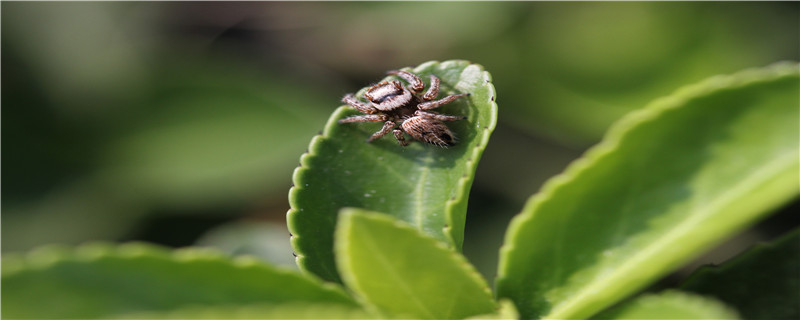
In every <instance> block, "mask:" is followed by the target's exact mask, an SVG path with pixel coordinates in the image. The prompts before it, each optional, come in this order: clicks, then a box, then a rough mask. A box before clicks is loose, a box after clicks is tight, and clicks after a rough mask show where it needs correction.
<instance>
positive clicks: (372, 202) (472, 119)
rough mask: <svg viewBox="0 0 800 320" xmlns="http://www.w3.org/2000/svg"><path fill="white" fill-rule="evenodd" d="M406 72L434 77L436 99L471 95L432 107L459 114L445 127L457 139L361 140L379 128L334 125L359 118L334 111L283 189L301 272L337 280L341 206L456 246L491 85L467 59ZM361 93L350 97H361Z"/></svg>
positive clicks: (489, 112) (489, 116)
mask: <svg viewBox="0 0 800 320" xmlns="http://www.w3.org/2000/svg"><path fill="white" fill-rule="evenodd" d="M407 70H411V69H407ZM412 71H413V72H415V73H416V74H418V75H420V76H421V77H422V78H423V79H425V81H426V83H427V81H428V76H429V75H431V74H434V75H436V76H438V77H439V78H440V79H441V83H442V84H441V85H442V90H441V93H440V95H439V96H440V97H442V96H444V95H448V94H454V93H470V94H471V95H470V96H469V97H464V98H460V99H458V100H456V101H455V102H452V103H450V104H448V105H445V106H443V107H441V108H439V109H437V110H438V111H440V112H441V113H444V114H454V115H464V116H467V120H462V121H454V122H450V123H449V124H448V126H449V127H450V128H451V129H452V130H453V132H454V133H455V134H456V136H457V137H458V139H459V142H458V143H457V144H456V145H455V146H453V147H450V148H440V147H436V146H433V145H428V144H424V143H421V142H418V141H414V142H412V143H411V144H410V145H409V146H407V147H402V146H400V145H399V144H398V143H397V141H395V140H394V138H393V137H392V135H391V134H389V135H387V136H385V137H383V138H381V139H378V140H376V141H374V142H372V143H367V142H366V139H367V138H368V137H369V136H370V135H372V133H374V132H376V131H378V129H380V127H381V125H382V124H380V123H346V124H338V123H337V120H339V119H341V118H344V117H347V116H352V115H356V114H360V113H359V112H358V111H356V110H354V109H353V108H351V107H347V106H344V107H340V108H339V109H337V110H336V111H335V112H334V113H333V115H332V116H331V118H330V120H329V121H328V124H327V125H326V126H325V130H324V131H323V132H322V133H321V134H320V135H318V136H316V137H314V138H313V139H312V140H311V145H310V146H309V151H308V152H307V153H306V154H304V155H303V156H302V157H301V158H300V166H299V167H298V168H297V169H296V170H295V172H294V186H293V187H292V189H291V190H290V191H289V203H290V204H291V209H290V210H289V212H288V214H287V221H288V224H289V231H291V233H292V234H293V237H292V246H293V247H294V250H295V253H296V254H297V255H298V256H297V264H298V265H299V266H300V268H301V269H302V270H305V271H309V272H311V273H314V274H316V275H318V276H320V277H322V278H324V279H327V280H331V281H339V275H338V273H337V271H336V268H335V264H334V256H333V242H332V241H333V230H334V226H335V224H336V216H337V214H338V212H339V209H341V208H343V207H358V208H365V209H368V210H375V211H380V212H388V213H390V214H392V215H394V216H395V217H397V218H399V219H401V220H404V221H406V222H408V223H409V224H411V225H413V226H414V227H415V228H416V229H418V230H420V231H422V232H423V233H424V234H427V235H429V236H431V237H433V238H435V239H437V240H440V241H442V242H445V243H448V244H449V245H450V246H451V247H453V248H455V249H456V250H460V249H461V243H462V241H463V237H464V220H465V215H466V209H467V194H468V193H469V188H470V186H471V185H472V180H473V177H474V173H475V167H476V165H477V164H478V160H479V159H480V156H481V154H482V153H483V150H484V148H485V147H486V143H487V142H488V139H489V135H490V134H491V132H492V130H493V129H494V127H495V122H496V117H497V104H495V102H494V100H495V94H494V87H493V86H492V83H491V78H490V76H489V73H488V72H486V71H483V68H482V67H481V66H480V65H477V64H472V63H469V62H467V61H460V60H453V61H445V62H442V63H438V62H428V63H424V64H422V65H420V66H419V67H417V68H414V69H413V70H412ZM364 90H365V89H362V91H360V92H359V93H358V94H357V96H358V97H362V96H363V92H364ZM338 99H339V97H336V100H337V101H338ZM331 100H332V101H334V100H333V99H331Z"/></svg>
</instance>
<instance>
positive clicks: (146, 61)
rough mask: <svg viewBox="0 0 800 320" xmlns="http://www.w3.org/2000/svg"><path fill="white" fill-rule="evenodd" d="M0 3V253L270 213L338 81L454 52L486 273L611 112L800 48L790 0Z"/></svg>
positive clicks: (472, 228)
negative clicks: (489, 78) (465, 84)
mask: <svg viewBox="0 0 800 320" xmlns="http://www.w3.org/2000/svg"><path fill="white" fill-rule="evenodd" d="M0 6H2V48H3V50H2V65H3V70H2V92H3V96H2V99H3V106H4V108H3V120H2V125H3V132H2V133H3V136H4V138H5V139H3V146H2V152H3V164H2V169H3V173H4V175H3V178H2V184H3V187H4V188H3V193H2V196H3V202H2V213H3V216H2V220H3V221H2V222H3V223H2V234H3V235H2V240H3V241H2V243H3V246H2V250H3V251H4V252H8V251H21V250H28V249H30V248H33V247H35V246H38V245H42V244H46V243H78V242H83V241H87V240H98V239H100V240H130V239H139V240H152V239H149V238H147V236H146V235H149V234H152V230H156V229H157V230H161V229H159V228H160V226H158V227H159V228H157V226H154V225H158V224H159V223H163V219H164V218H163V217H171V220H169V221H171V222H172V223H171V224H170V225H168V226H167V227H166V230H169V231H168V232H167V233H170V235H171V236H172V237H165V238H164V240H163V241H162V242H163V243H164V244H168V245H188V244H192V243H193V241H195V240H196V239H197V238H198V237H199V236H200V234H201V233H202V232H204V231H205V230H207V229H208V228H209V227H211V225H216V224H218V223H219V221H232V223H234V224H236V223H239V222H236V220H241V219H245V218H246V219H249V220H248V221H253V220H264V221H266V222H267V223H270V222H272V223H276V224H279V225H282V224H283V223H284V222H283V220H284V214H285V212H286V210H287V209H288V203H287V201H286V191H287V190H288V188H289V186H290V184H291V172H292V169H293V168H294V166H296V165H297V159H298V157H299V155H300V154H301V153H302V152H303V150H304V148H305V147H306V146H307V144H308V141H309V140H310V138H311V137H312V136H313V135H314V134H316V133H317V132H318V131H319V130H321V129H322V126H323V124H324V121H325V119H326V118H327V116H328V115H329V114H330V113H331V112H332V111H333V110H334V109H335V108H336V107H337V106H338V105H339V104H340V103H339V99H340V97H341V96H342V95H343V94H344V93H347V92H355V91H357V90H358V89H359V88H361V87H363V86H365V85H368V84H369V83H370V82H374V81H377V80H378V79H381V78H382V77H383V73H384V72H385V71H386V70H389V69H395V68H399V67H405V66H414V65H416V64H418V63H420V62H422V61H428V60H447V59H453V58H460V59H467V60H471V61H474V62H476V63H480V64H482V65H483V66H485V67H486V69H487V70H490V71H491V72H492V75H493V78H494V84H495V86H496V88H497V91H498V93H499V95H500V97H501V99H500V100H499V101H498V104H499V106H500V113H499V122H500V123H499V126H498V130H497V131H496V132H495V134H494V135H495V137H494V139H493V143H492V144H491V145H490V146H489V148H487V150H486V153H485V154H484V158H483V160H482V163H481V166H480V169H479V170H478V172H477V177H476V179H475V182H474V185H473V190H472V198H471V199H472V201H470V212H473V211H474V212H476V213H477V212H493V211H494V212H496V214H495V215H493V216H491V217H489V216H478V215H474V214H473V215H471V216H470V218H469V219H470V220H468V221H467V233H468V235H467V237H466V239H467V242H466V243H465V253H467V255H468V256H470V257H471V259H472V260H476V262H475V263H476V265H477V266H478V267H479V269H481V271H482V272H484V273H489V274H491V273H492V272H493V271H492V270H491V268H492V267H491V266H493V265H495V263H494V260H495V259H496V256H495V253H494V252H496V248H497V246H499V243H500V241H501V236H500V234H501V232H502V230H503V229H504V227H505V226H506V224H507V222H508V219H509V218H510V216H511V215H512V214H514V213H516V212H517V210H518V209H519V208H520V207H521V203H522V202H523V201H524V199H525V198H527V196H529V195H530V194H532V193H534V192H535V191H536V190H537V189H538V187H539V184H540V183H541V182H543V181H544V179H545V178H547V177H550V176H552V175H553V174H555V173H558V172H560V171H561V170H562V169H563V168H564V166H565V165H566V163H567V162H569V161H570V160H572V159H574V158H576V157H577V156H578V155H579V154H580V152H581V151H582V150H583V149H584V148H585V147H586V146H588V145H590V144H592V143H593V142H596V141H598V140H599V139H600V136H601V134H602V133H603V132H604V131H605V129H606V128H607V127H608V126H609V125H610V123H611V122H613V121H614V120H616V119H618V118H619V117H620V116H621V115H623V114H625V113H626V112H628V111H630V110H633V109H636V108H639V107H642V106H644V105H645V104H646V103H647V102H649V101H650V100H652V99H654V98H657V97H660V96H664V95H667V94H669V93H671V92H672V91H674V90H675V89H677V88H678V86H680V85H683V84H686V83H693V82H697V81H699V80H701V79H704V78H706V77H709V76H712V75H715V74H719V73H731V72H734V71H736V70H739V69H743V68H746V67H755V66H763V65H767V64H770V63H773V62H775V61H780V60H800V53H799V52H798V50H800V45H799V44H798V41H799V40H798V39H800V35H799V33H800V29H798V28H797V21H798V20H797V17H798V14H800V6H798V3H796V2H786V3H773V2H768V3H762V2H758V3H756V2H747V3H724V2H710V3H649V2H620V3H602V2H598V3H595V2H592V3H583V2H569V3H539V2H521V3H519V2H509V3H484V2H469V3H446V2H445V3H440V2H432V3H418V2H414V3H404V2H387V3H365V2H353V3H316V2H301V3H283V2H267V3H213V2H211V3H206V2H204V3H191V2H169V3H151V2H113V3H100V2H79V3H75V2H74V3H52V2H34V3H24V2H3V3H1V4H0ZM510 154H513V155H515V156H514V157H509V156H508V155H510ZM474 208H478V210H473V209H474ZM486 208H492V209H493V210H487V209H486ZM468 216H469V215H468ZM175 217H177V218H175ZM209 217H213V219H216V220H214V221H215V223H213V224H209V226H207V227H205V228H199V229H198V230H197V231H196V232H194V233H192V232H189V233H188V234H187V233H186V232H180V230H182V229H185V228H187V226H188V225H192V223H193V221H197V220H202V221H206V220H207V219H211V218H209ZM476 226H480V228H478V227H476ZM231 234H233V235H235V232H234V233H231ZM285 235H286V236H288V233H287V234H285ZM470 239H472V240H470ZM220 241H223V240H220ZM287 241H288V240H287ZM206 244H208V243H206ZM209 245H213V244H209ZM484 248H485V249H486V250H484ZM286 254H287V255H288V254H289V252H287V253H286Z"/></svg>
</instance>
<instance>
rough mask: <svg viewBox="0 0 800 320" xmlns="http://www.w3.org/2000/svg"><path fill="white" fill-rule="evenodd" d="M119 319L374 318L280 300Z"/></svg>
mask: <svg viewBox="0 0 800 320" xmlns="http://www.w3.org/2000/svg"><path fill="white" fill-rule="evenodd" d="M119 318H120V319H375V316H374V315H371V314H369V313H367V312H366V311H364V310H362V309H359V308H356V307H353V306H344V305H340V304H325V303H282V304H256V305H246V306H211V307H208V306H193V307H186V308H179V309H175V310H170V311H166V312H141V313H131V314H126V315H122V316H120V317H119Z"/></svg>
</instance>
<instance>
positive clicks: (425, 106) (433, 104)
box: [417, 93, 469, 110]
mask: <svg viewBox="0 0 800 320" xmlns="http://www.w3.org/2000/svg"><path fill="white" fill-rule="evenodd" d="M468 95H469V93H462V94H454V95H452V96H446V97H444V98H441V99H439V100H434V101H428V102H423V103H420V104H419V105H418V106H417V108H418V109H419V110H430V109H436V108H438V107H441V106H443V105H446V104H448V103H450V102H453V101H455V100H456V99H458V98H461V97H464V96H468Z"/></svg>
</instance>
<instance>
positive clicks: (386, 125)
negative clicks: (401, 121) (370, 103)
mask: <svg viewBox="0 0 800 320" xmlns="http://www.w3.org/2000/svg"><path fill="white" fill-rule="evenodd" d="M392 128H394V122H392V121H386V122H384V123H383V128H381V130H380V131H378V132H375V133H373V134H372V136H370V137H369V139H367V142H372V141H375V139H378V138H380V137H383V136H385V135H386V134H387V133H389V131H392Z"/></svg>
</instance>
